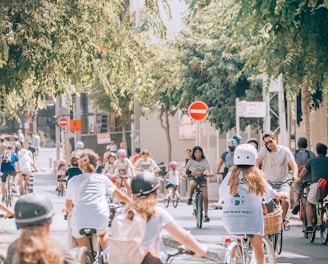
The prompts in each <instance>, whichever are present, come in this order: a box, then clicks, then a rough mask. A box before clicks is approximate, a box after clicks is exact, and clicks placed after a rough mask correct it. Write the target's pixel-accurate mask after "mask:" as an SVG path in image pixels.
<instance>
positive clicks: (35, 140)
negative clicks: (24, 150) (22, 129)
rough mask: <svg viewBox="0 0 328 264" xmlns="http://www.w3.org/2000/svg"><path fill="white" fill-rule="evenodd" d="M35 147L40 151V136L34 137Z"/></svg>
mask: <svg viewBox="0 0 328 264" xmlns="http://www.w3.org/2000/svg"><path fill="white" fill-rule="evenodd" d="M33 147H34V148H35V149H40V136H39V135H34V137H33Z"/></svg>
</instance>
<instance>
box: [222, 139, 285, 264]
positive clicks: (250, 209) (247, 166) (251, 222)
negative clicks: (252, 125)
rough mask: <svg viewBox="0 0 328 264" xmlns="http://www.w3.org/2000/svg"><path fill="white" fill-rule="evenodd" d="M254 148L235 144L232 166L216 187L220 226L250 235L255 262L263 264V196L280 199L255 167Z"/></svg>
mask: <svg viewBox="0 0 328 264" xmlns="http://www.w3.org/2000/svg"><path fill="white" fill-rule="evenodd" d="M256 159H257V151H256V149H255V147H254V146H252V145H250V144H241V145H239V146H238V147H237V148H236V150H235V154H234V166H233V167H232V168H231V169H230V171H229V173H228V175H227V177H226V178H224V180H223V182H222V184H221V186H220V190H219V192H220V201H219V203H223V216H222V219H223V225H224V227H225V229H226V230H227V231H228V232H229V233H230V234H246V235H248V236H249V237H250V241H251V243H252V246H253V250H254V255H255V259H256V263H257V264H264V263H265V258H264V251H263V246H262V236H263V233H264V217H263V209H262V201H263V199H264V200H266V201H269V200H271V199H272V198H277V199H283V198H286V197H282V195H280V194H279V193H277V192H276V191H275V190H273V189H272V187H271V186H270V185H269V184H268V183H267V182H266V181H265V180H264V175H263V172H262V171H261V170H260V169H259V168H258V167H257V166H255V164H256Z"/></svg>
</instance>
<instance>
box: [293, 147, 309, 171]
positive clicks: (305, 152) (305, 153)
mask: <svg viewBox="0 0 328 264" xmlns="http://www.w3.org/2000/svg"><path fill="white" fill-rule="evenodd" d="M299 155H302V156H301V157H299ZM310 158H311V157H310V151H308V150H307V149H298V150H296V151H295V160H296V163H297V168H298V173H300V172H301V170H302V169H303V168H304V167H305V164H306V162H307V161H308V160H309V159H310Z"/></svg>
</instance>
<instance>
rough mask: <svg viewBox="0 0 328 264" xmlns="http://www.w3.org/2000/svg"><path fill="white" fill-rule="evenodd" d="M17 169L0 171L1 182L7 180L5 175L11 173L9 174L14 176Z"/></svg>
mask: <svg viewBox="0 0 328 264" xmlns="http://www.w3.org/2000/svg"><path fill="white" fill-rule="evenodd" d="M16 174H17V171H15V170H14V171H2V175H1V182H6V180H7V176H8V175H11V176H16Z"/></svg>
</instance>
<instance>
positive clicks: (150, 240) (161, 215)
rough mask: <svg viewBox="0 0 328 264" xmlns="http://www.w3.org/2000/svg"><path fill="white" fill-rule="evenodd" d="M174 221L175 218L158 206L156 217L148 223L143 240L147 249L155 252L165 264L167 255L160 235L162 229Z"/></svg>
mask: <svg viewBox="0 0 328 264" xmlns="http://www.w3.org/2000/svg"><path fill="white" fill-rule="evenodd" d="M172 221H173V217H172V216H171V215H170V214H169V213H168V212H167V211H166V210H165V209H164V208H161V207H158V206H156V216H155V217H152V218H151V219H150V220H149V221H148V222H147V227H146V233H145V237H144V239H143V244H144V246H145V248H147V249H149V250H151V251H152V252H155V253H156V254H157V256H158V258H160V259H161V260H162V262H163V263H165V262H166V255H167V254H166V247H165V245H164V243H163V241H162V239H161V236H160V235H161V231H162V228H163V227H164V226H165V225H167V224H170V223H171V222H172Z"/></svg>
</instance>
